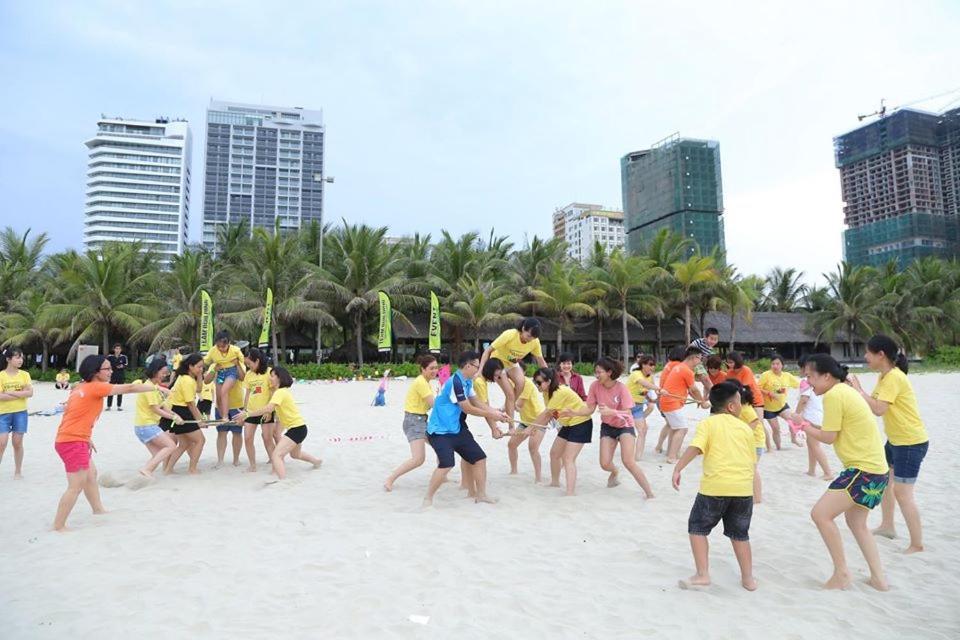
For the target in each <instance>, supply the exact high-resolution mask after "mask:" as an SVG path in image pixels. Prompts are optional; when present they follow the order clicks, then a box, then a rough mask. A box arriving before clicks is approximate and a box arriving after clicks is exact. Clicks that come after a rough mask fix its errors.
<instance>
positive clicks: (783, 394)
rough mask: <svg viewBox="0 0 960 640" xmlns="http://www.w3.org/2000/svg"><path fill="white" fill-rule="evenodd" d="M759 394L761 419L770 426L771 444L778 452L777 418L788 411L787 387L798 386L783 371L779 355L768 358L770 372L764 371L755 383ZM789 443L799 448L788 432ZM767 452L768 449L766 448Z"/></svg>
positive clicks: (794, 380) (778, 424)
mask: <svg viewBox="0 0 960 640" xmlns="http://www.w3.org/2000/svg"><path fill="white" fill-rule="evenodd" d="M757 385H758V386H759V387H760V392H761V393H762V394H763V419H764V420H766V421H767V422H768V423H769V424H770V431H771V432H772V434H773V443H774V444H775V445H776V446H777V451H779V450H780V421H779V420H778V419H777V417H778V416H779V415H780V414H781V413H783V412H784V411H786V410H788V409H790V405H789V404H787V387H790V388H793V389H796V388H797V387H799V386H800V380H798V379H797V377H796V376H794V375H793V374H792V373H787V372H786V371H784V370H783V358H782V357H781V356H780V355H779V354H776V353H775V354H773V356H772V357H771V358H770V370H769V371H764V372H763V373H762V374H761V375H760V380H759V381H758V382H757ZM790 441H791V442H793V444H795V445H797V446H798V447H799V446H801V444H800V441H799V440H797V434H796V433H795V432H793V431H791V432H790ZM767 449H768V450H769V449H770V447H769V446H768V447H767Z"/></svg>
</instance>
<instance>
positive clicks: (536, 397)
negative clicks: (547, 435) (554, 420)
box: [518, 378, 544, 424]
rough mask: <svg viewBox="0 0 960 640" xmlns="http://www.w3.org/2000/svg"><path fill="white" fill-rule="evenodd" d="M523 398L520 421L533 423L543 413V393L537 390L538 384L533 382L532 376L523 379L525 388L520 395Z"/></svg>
mask: <svg viewBox="0 0 960 640" xmlns="http://www.w3.org/2000/svg"><path fill="white" fill-rule="evenodd" d="M518 399H519V400H523V404H522V405H521V406H520V422H522V423H523V424H533V423H534V422H536V421H537V418H539V417H540V414H541V413H543V411H544V408H543V394H541V393H540V392H539V391H537V385H535V384H533V380H531V379H530V378H524V379H523V390H522V391H521V392H520V395H519V396H518Z"/></svg>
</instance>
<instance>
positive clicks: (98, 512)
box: [93, 507, 108, 516]
mask: <svg viewBox="0 0 960 640" xmlns="http://www.w3.org/2000/svg"><path fill="white" fill-rule="evenodd" d="M106 513H108V512H107V510H106V509H104V508H103V507H100V508H99V509H94V510H93V515H95V516H102V515H105V514H106Z"/></svg>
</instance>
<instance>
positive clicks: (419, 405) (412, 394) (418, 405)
mask: <svg viewBox="0 0 960 640" xmlns="http://www.w3.org/2000/svg"><path fill="white" fill-rule="evenodd" d="M433 395H434V394H433V389H431V388H430V383H429V382H427V379H426V378H424V377H423V376H422V375H419V376H417V377H416V378H415V379H414V380H413V384H411V385H410V388H409V389H407V399H406V401H405V402H404V403H403V410H404V411H406V412H407V413H416V414H418V415H421V416H425V415H427V414H428V413H429V412H430V405H428V404H427V398H431V397H433Z"/></svg>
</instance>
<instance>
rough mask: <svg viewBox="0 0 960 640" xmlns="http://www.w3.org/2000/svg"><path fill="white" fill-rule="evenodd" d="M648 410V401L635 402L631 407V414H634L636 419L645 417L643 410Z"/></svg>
mask: <svg viewBox="0 0 960 640" xmlns="http://www.w3.org/2000/svg"><path fill="white" fill-rule="evenodd" d="M646 410H647V403H646V402H644V403H643V404H635V405H633V406H632V407H630V415H632V416H633V419H634V420H636V419H637V418H640V419H643V412H644V411H646Z"/></svg>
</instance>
